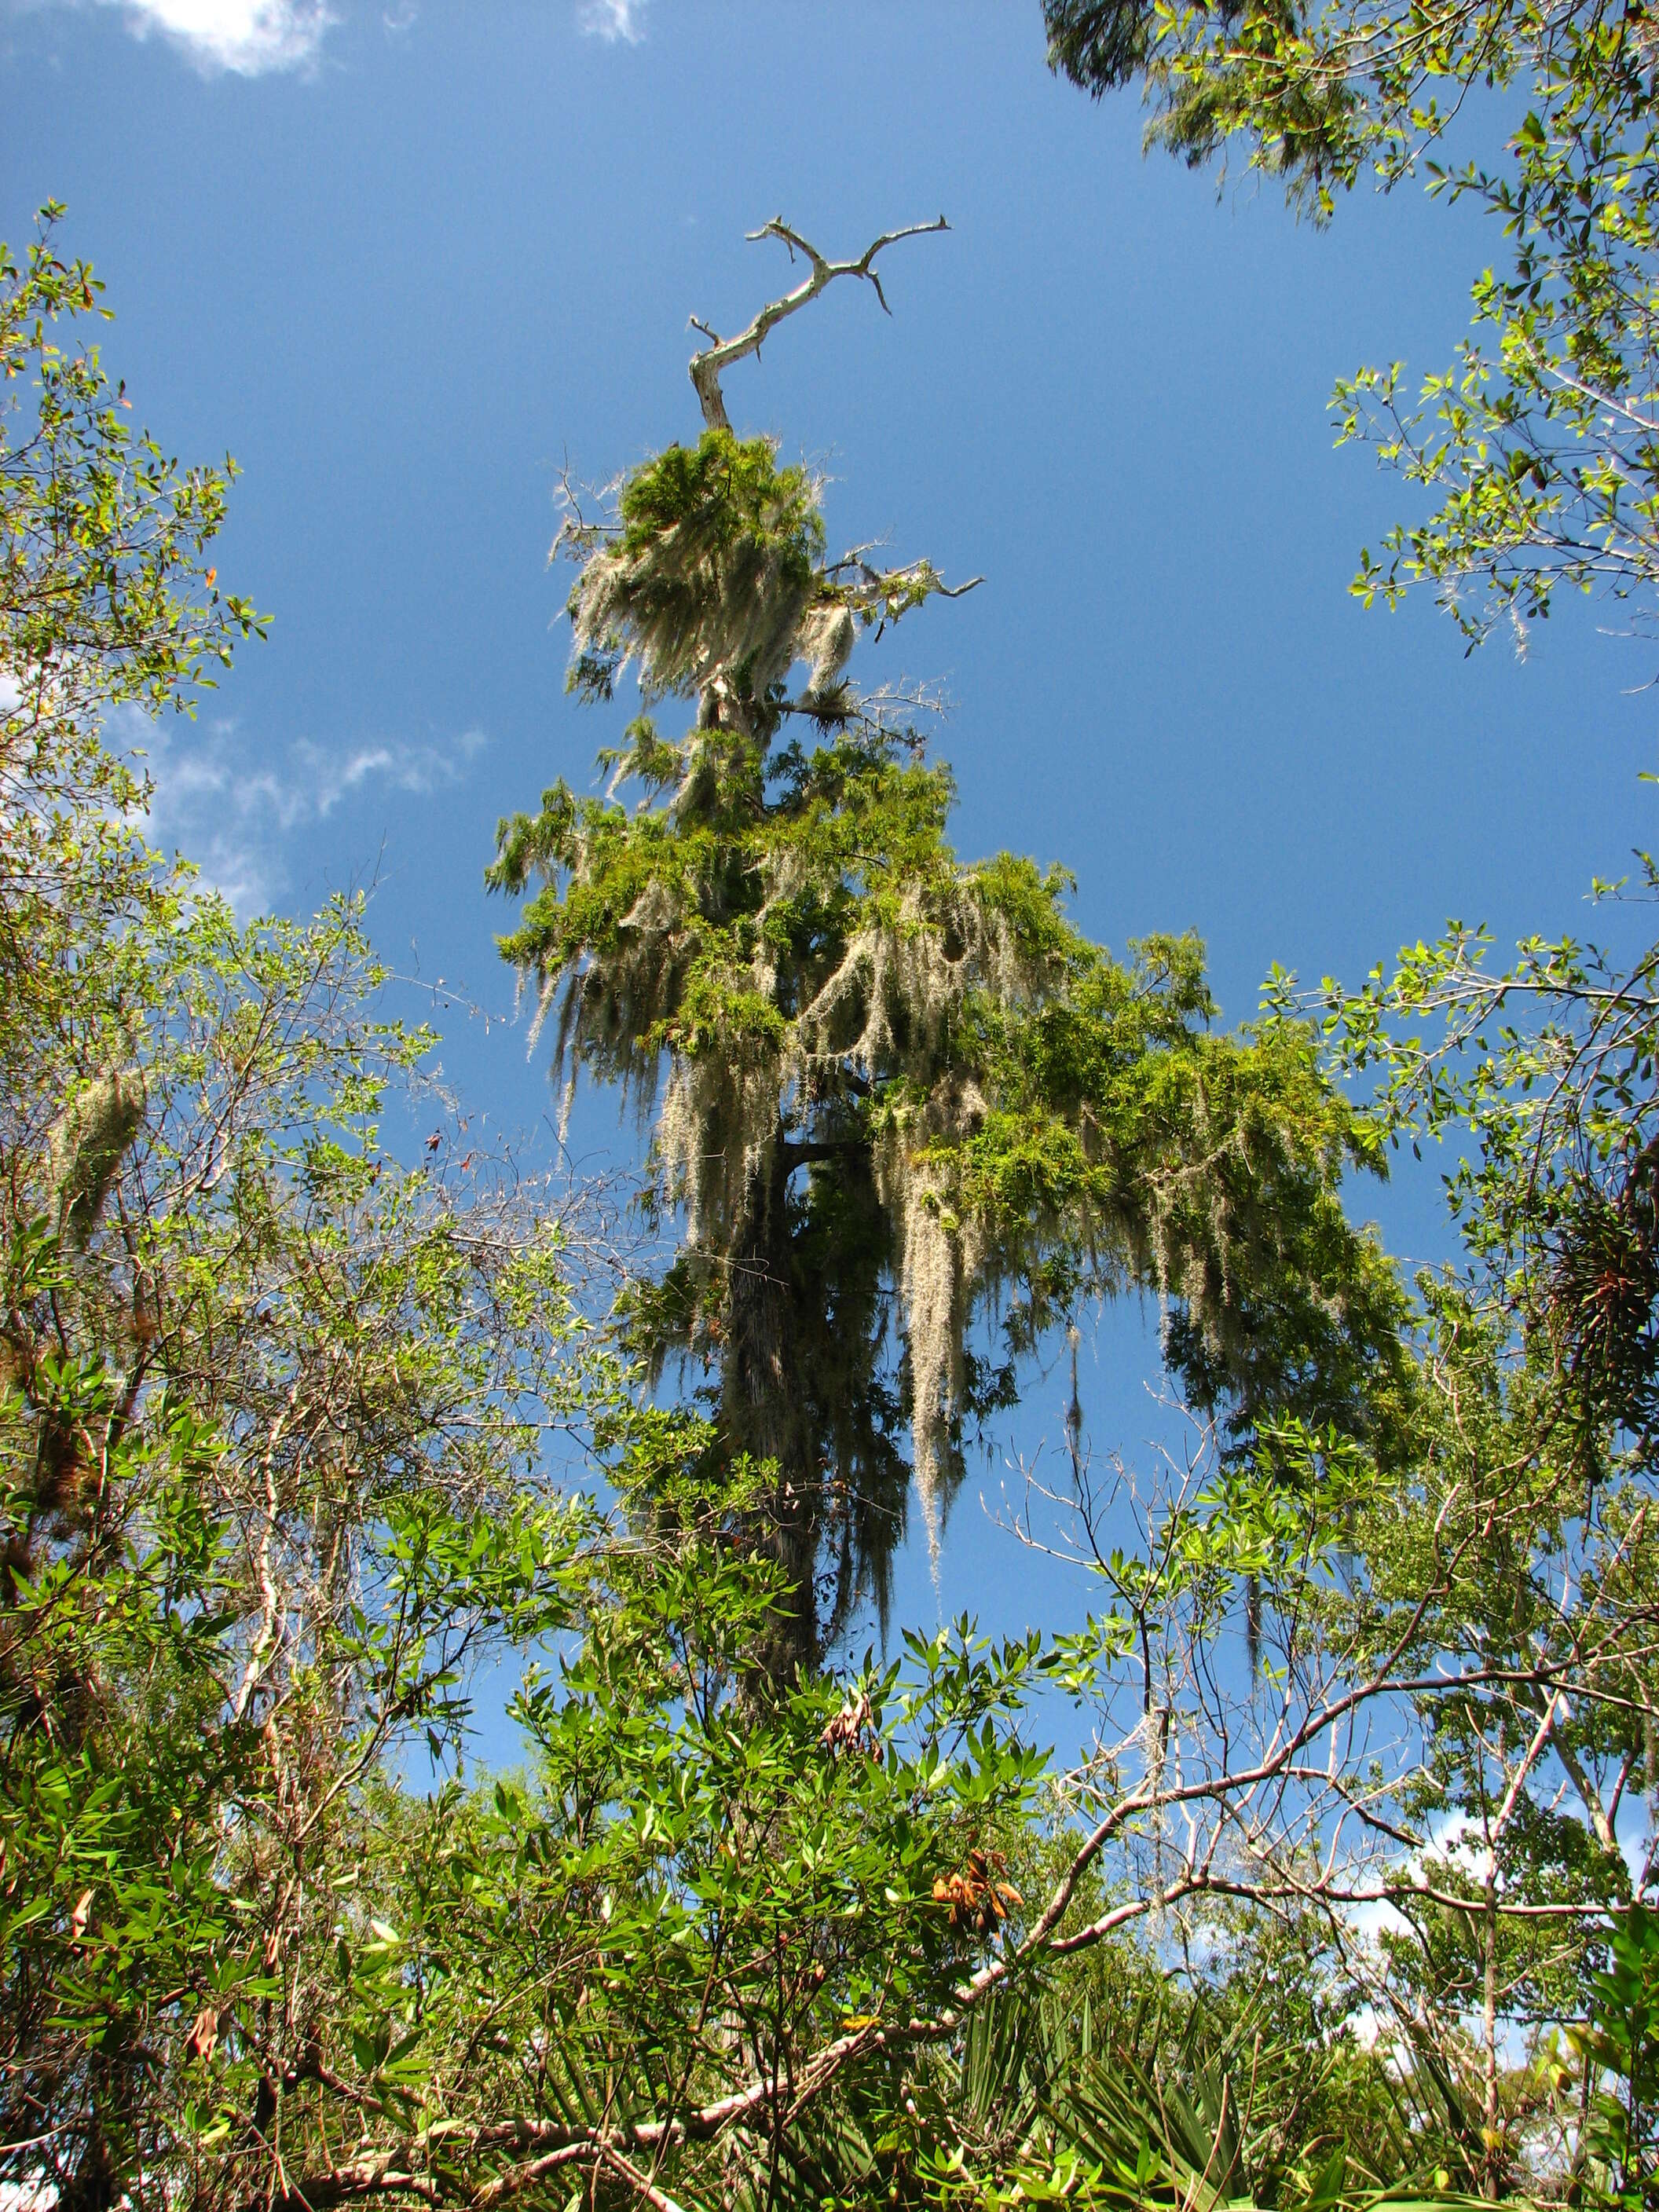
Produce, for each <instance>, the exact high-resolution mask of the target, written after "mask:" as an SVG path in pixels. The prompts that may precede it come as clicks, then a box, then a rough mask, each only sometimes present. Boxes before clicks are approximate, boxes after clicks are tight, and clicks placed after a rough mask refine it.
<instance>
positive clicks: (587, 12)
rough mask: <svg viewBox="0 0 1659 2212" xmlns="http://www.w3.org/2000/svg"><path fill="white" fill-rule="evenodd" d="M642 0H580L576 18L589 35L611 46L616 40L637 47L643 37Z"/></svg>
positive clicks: (644, 4) (643, 11)
mask: <svg viewBox="0 0 1659 2212" xmlns="http://www.w3.org/2000/svg"><path fill="white" fill-rule="evenodd" d="M645 6H646V0H582V4H581V6H580V8H579V9H577V11H576V21H578V22H579V23H580V25H581V27H582V28H583V30H584V31H586V33H587V35H588V36H589V38H592V39H603V40H605V42H606V43H607V45H610V46H615V45H616V43H617V40H618V39H623V40H626V41H627V43H628V44H629V46H638V44H639V43H640V40H641V39H642V38H643V37H644V36H645Z"/></svg>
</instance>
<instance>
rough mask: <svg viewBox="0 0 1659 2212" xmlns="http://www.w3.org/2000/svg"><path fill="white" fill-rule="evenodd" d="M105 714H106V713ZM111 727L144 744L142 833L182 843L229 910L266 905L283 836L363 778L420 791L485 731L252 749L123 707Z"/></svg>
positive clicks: (279, 868) (444, 778)
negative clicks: (280, 750) (282, 750)
mask: <svg viewBox="0 0 1659 2212" xmlns="http://www.w3.org/2000/svg"><path fill="white" fill-rule="evenodd" d="M112 720H113V718H112ZM109 736H110V738H111V739H112V742H114V743H116V744H127V745H131V746H132V747H133V748H134V749H135V750H136V749H139V748H142V749H143V751H144V753H145V754H146V755H147V757H148V765H149V772H150V775H151V776H152V777H153V778H154V781H155V794H154V797H153V798H152V799H151V802H150V811H149V821H148V823H147V824H146V834H147V835H148V836H149V839H150V841H151V842H152V843H154V844H155V845H157V846H159V847H161V849H162V850H164V851H168V852H171V851H178V852H181V853H182V854H184V855H185V859H186V860H191V861H193V862H194V863H195V864H196V866H197V868H198V869H199V870H200V872H201V878H202V881H203V882H204V884H208V885H209V886H210V888H211V889H213V890H217V891H221V892H222V893H223V895H224V896H225V897H226V898H228V900H229V902H230V903H231V905H232V906H233V907H234V908H235V909H236V911H237V913H238V914H239V915H242V916H243V917H244V919H246V917H247V916H249V915H254V914H264V913H268V912H269V911H270V909H271V908H273V907H274V906H275V905H276V902H277V900H278V899H279V897H280V896H281V895H282V893H283V891H284V890H286V889H287V888H288V885H289V882H290V880H291V878H290V873H289V851H290V849H291V848H290V841H291V840H292V839H293V838H294V837H295V836H296V835H298V834H300V833H301V832H303V831H305V830H306V829H308V828H310V827H312V826H313V825H314V824H315V823H319V822H325V821H326V820H327V819H328V817H330V815H331V814H332V813H333V812H334V811H335V809H336V808H337V807H338V806H339V805H342V804H343V802H345V801H347V800H348V799H350V798H351V797H352V796H353V795H354V794H355V793H358V792H361V791H363V790H364V789H366V788H367V787H369V786H371V785H378V786H380V787H381V788H382V789H390V790H393V791H404V792H409V793H413V794H415V795H416V796H425V795H427V794H429V793H433V792H435V791H441V790H444V789H447V788H448V787H452V786H453V785H455V784H458V783H459V782H460V781H461V780H462V778H463V777H464V776H465V774H466V770H467V767H468V764H469V763H471V760H472V759H473V757H475V756H476V755H477V753H478V752H479V751H480V750H481V749H482V748H483V745H484V744H485V743H486V742H487V740H486V739H485V738H484V735H483V732H482V731H480V730H468V731H466V732H464V733H463V734H462V736H461V737H460V738H458V739H457V740H456V742H455V743H454V744H453V745H450V746H442V745H435V744H403V743H398V742H390V741H388V742H386V743H383V744H372V745H356V746H352V747H349V748H344V749H342V748H338V747H329V746H325V745H319V744H316V743H314V742H313V740H312V739H310V738H301V740H300V741H299V742H298V743H297V744H293V745H290V746H289V749H288V750H287V752H286V754H284V755H282V756H280V757H278V756H273V755H272V754H270V752H269V751H268V750H258V751H256V750H255V748H254V747H253V746H252V744H250V743H249V742H248V741H247V740H246V738H241V737H240V736H239V735H238V733H237V732H235V730H234V729H233V728H227V727H221V728H220V729H218V730H215V731H210V732H201V731H198V730H196V729H193V728H185V729H184V730H182V731H181V730H180V729H179V726H178V725H177V724H175V723H173V722H171V721H168V720H162V721H161V722H151V721H150V720H149V719H148V718H147V717H145V716H143V715H141V714H138V713H137V710H135V709H128V710H126V711H125V714H123V716H122V718H121V720H120V722H119V724H118V726H112V727H111V728H110V730H109Z"/></svg>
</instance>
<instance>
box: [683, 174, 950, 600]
mask: <svg viewBox="0 0 1659 2212" xmlns="http://www.w3.org/2000/svg"><path fill="white" fill-rule="evenodd" d="M949 228H951V226H950V224H949V223H948V222H946V221H945V217H944V216H940V217H939V221H938V222H913V223H910V224H908V225H907V226H906V228H904V229H902V230H887V231H884V232H883V233H882V234H881V236H880V237H879V238H878V239H876V240H873V241H872V243H871V244H870V245H869V246H866V247H865V249H864V251H863V252H862V253H861V254H860V255H859V257H858V258H857V259H856V260H855V261H828V260H826V259H825V258H824V257H823V254H821V253H820V252H818V250H817V246H813V245H811V244H810V243H809V241H808V240H805V238H803V237H802V236H801V234H800V233H799V231H798V230H794V229H792V228H791V227H790V226H789V224H787V222H785V221H784V219H783V217H782V216H781V215H775V216H773V218H772V220H771V222H768V223H763V225H762V226H761V228H760V229H758V230H751V231H750V233H749V236H750V240H756V239H762V238H776V239H781V240H782V241H783V244H784V246H786V247H787V249H788V253H789V258H790V260H791V261H793V259H794V258H795V256H796V254H797V253H799V254H801V255H803V256H804V257H805V260H806V262H807V264H808V265H809V268H810V270H811V274H810V275H809V276H806V277H805V278H804V279H803V280H802V282H801V283H799V284H798V285H796V287H795V289H794V290H793V292H786V293H785V294H784V295H783V297H782V298H781V299H779V300H769V301H768V302H767V304H766V305H765V307H763V308H762V309H761V311H760V313H758V314H757V316H756V317H755V319H754V320H753V321H752V322H751V323H750V324H749V325H747V327H746V328H745V329H744V330H742V331H739V332H738V335H737V337H731V338H722V337H720V336H719V334H718V333H717V332H716V331H714V330H712V329H711V328H710V327H709V325H708V324H707V323H705V322H702V321H701V320H700V319H699V318H698V317H697V316H696V315H693V316H692V317H691V318H690V325H691V328H692V329H693V330H695V331H701V332H702V336H703V337H706V338H707V339H708V345H707V346H706V347H705V348H704V349H703V351H702V353H700V354H696V355H695V356H693V357H692V361H691V363H690V378H691V381H692V384H693V385H694V386H695V387H696V394H697V398H698V402H699V404H701V406H702V419H703V421H704V422H705V423H707V425H708V428H710V429H711V430H729V429H730V428H731V427H732V424H731V422H730V420H729V418H728V417H727V415H726V402H725V399H724V398H722V396H721V393H720V377H721V375H722V374H723V373H724V371H725V370H726V369H728V368H731V366H732V362H738V361H743V360H744V359H745V358H746V357H747V356H749V355H750V354H751V353H752V354H754V355H755V356H757V357H758V356H759V353H760V349H761V347H762V345H763V343H765V340H766V338H767V337H768V336H769V334H770V332H771V331H774V330H775V329H776V327H777V325H779V324H780V323H781V322H782V320H783V319H784V318H785V316H786V315H793V313H795V312H796V310H797V309H798V308H799V307H805V305H806V303H807V301H809V300H816V299H817V296H818V294H819V293H820V292H822V291H823V290H825V289H827V288H828V287H829V285H831V284H833V283H835V281H836V277H837V276H861V277H863V279H864V280H865V282H866V283H867V284H870V285H872V287H873V288H874V290H875V295H876V297H877V299H878V300H879V301H880V302H881V307H882V312H883V313H884V314H889V315H890V314H891V313H892V312H893V311H892V309H891V308H890V307H889V306H888V304H887V295H886V294H885V293H884V291H883V290H882V289H881V278H880V276H878V274H877V271H876V265H875V263H876V256H877V255H878V253H880V252H882V251H883V250H884V248H885V247H887V246H896V244H897V243H898V241H899V240H900V239H902V238H921V237H926V236H927V235H928V234H930V233H932V232H934V231H939V230H949ZM962 588H966V587H962Z"/></svg>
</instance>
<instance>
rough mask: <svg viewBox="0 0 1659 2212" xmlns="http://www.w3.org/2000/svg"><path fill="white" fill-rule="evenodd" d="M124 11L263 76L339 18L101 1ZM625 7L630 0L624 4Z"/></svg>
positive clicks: (303, 60)
mask: <svg viewBox="0 0 1659 2212" xmlns="http://www.w3.org/2000/svg"><path fill="white" fill-rule="evenodd" d="M101 4H102V5H103V6H105V7H106V8H119V9H122V10H123V11H124V12H125V15H126V18H127V21H128V22H129V23H130V24H131V27H132V29H133V31H134V32H135V33H137V36H138V37H139V38H148V37H149V34H150V33H151V32H153V31H159V32H160V33H161V34H162V36H163V37H164V38H168V39H171V40H173V42H174V44H175V45H177V46H181V47H182V48H183V49H184V51H185V52H186V53H187V54H188V55H189V56H190V58H191V60H192V61H193V62H195V63H196V64H197V66H198V67H199V68H201V69H204V70H234V72H235V73H236V75H237V76H262V75H264V73H265V72H266V71H267V70H292V69H303V68H304V67H305V66H306V65H307V64H308V63H310V62H313V61H314V60H315V59H316V58H317V54H318V52H319V49H320V47H321V46H322V42H323V34H324V33H325V31H326V30H327V29H328V27H329V25H330V24H331V23H332V22H333V21H335V20H336V19H335V17H334V16H333V15H331V12H330V10H329V9H328V7H327V5H326V0H101ZM623 5H624V7H625V6H626V5H627V0H623Z"/></svg>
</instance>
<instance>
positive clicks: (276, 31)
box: [100, 0, 336, 76]
mask: <svg viewBox="0 0 1659 2212" xmlns="http://www.w3.org/2000/svg"><path fill="white" fill-rule="evenodd" d="M100 4H101V5H103V6H104V7H106V8H119V9H121V10H122V12H123V13H124V14H125V16H126V18H127V21H128V22H129V23H130V24H131V27H132V29H133V31H134V32H135V33H136V34H137V36H138V37H139V38H148V37H149V36H150V34H151V33H153V32H159V33H161V36H162V37H164V38H167V39H170V40H172V41H173V44H174V45H175V46H179V48H181V49H182V51H183V52H185V53H186V54H187V55H188V56H189V57H190V58H191V60H192V61H193V62H194V63H195V64H197V68H199V69H203V70H232V71H234V73H235V74H236V75H237V76H263V75H264V74H265V73H266V72H267V71H268V70H295V69H303V68H305V67H306V66H307V64H310V63H312V62H313V61H314V60H315V59H316V58H317V55H318V53H319V51H320V49H321V46H322V43H323V36H324V33H325V32H326V31H327V29H328V27H329V26H330V24H331V23H332V22H333V21H335V20H336V18H335V16H334V15H332V13H331V10H330V9H329V8H328V6H327V4H326V0H100Z"/></svg>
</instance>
